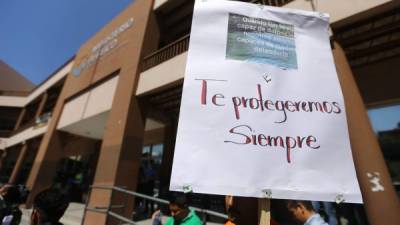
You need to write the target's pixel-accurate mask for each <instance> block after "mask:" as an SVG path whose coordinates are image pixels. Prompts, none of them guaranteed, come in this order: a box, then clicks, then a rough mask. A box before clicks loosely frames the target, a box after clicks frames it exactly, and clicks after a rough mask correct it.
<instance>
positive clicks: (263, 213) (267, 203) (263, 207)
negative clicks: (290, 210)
mask: <svg viewBox="0 0 400 225" xmlns="http://www.w3.org/2000/svg"><path fill="white" fill-rule="evenodd" d="M270 207H271V200H269V199H267V198H260V199H258V218H259V223H258V224H259V225H270V223H271V211H270Z"/></svg>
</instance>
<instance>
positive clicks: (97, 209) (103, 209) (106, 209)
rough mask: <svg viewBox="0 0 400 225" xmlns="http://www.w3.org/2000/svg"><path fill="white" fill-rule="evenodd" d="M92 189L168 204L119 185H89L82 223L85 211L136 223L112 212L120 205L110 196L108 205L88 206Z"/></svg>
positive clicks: (218, 215)
mask: <svg viewBox="0 0 400 225" xmlns="http://www.w3.org/2000/svg"><path fill="white" fill-rule="evenodd" d="M93 189H101V190H111V191H112V192H113V191H117V192H120V193H124V194H128V195H131V196H135V197H139V198H143V199H146V200H150V201H153V202H157V203H161V204H169V201H168V200H165V199H161V198H156V197H153V196H149V195H145V194H142V193H138V192H134V191H129V190H126V189H124V188H121V187H114V186H105V185H92V186H90V187H89V194H88V197H87V201H86V205H85V211H84V215H83V218H82V224H83V222H84V220H85V216H86V211H90V212H96V213H102V214H107V215H109V216H111V217H113V218H115V219H117V220H119V221H120V222H124V223H128V224H132V225H136V224H137V223H135V222H134V221H132V220H131V219H129V218H126V217H124V216H121V215H118V214H117V213H115V212H112V211H111V209H113V208H121V205H117V206H113V205H111V204H112V202H111V198H110V203H109V205H108V206H104V207H89V206H88V203H89V199H90V194H91V192H92V190H93ZM112 192H111V196H112ZM122 207H123V206H122ZM189 208H190V209H192V210H194V211H196V212H199V213H201V214H203V215H210V216H215V217H219V218H222V219H227V218H228V216H227V215H226V214H223V213H219V212H215V211H212V210H208V209H201V208H197V207H189Z"/></svg>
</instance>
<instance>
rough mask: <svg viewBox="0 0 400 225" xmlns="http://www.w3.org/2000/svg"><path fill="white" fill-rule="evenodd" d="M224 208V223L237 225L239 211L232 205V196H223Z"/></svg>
mask: <svg viewBox="0 0 400 225" xmlns="http://www.w3.org/2000/svg"><path fill="white" fill-rule="evenodd" d="M225 210H226V213H227V214H228V219H227V220H226V223H225V225H238V224H240V223H239V211H238V210H237V209H236V208H235V207H234V205H233V196H231V195H227V196H225Z"/></svg>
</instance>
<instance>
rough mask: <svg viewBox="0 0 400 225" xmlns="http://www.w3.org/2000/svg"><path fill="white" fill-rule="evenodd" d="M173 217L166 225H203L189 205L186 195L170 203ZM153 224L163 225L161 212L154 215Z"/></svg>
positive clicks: (177, 197)
mask: <svg viewBox="0 0 400 225" xmlns="http://www.w3.org/2000/svg"><path fill="white" fill-rule="evenodd" d="M169 210H170V211H171V217H169V218H168V219H167V221H166V222H165V225H202V222H201V220H200V218H199V217H198V216H197V215H196V213H195V212H194V211H193V210H190V209H189V207H188V205H187V199H186V196H185V195H177V196H175V197H173V198H172V199H171V201H170V203H169ZM153 219H154V221H153V224H157V225H159V224H162V223H161V217H160V211H157V212H155V213H154V214H153Z"/></svg>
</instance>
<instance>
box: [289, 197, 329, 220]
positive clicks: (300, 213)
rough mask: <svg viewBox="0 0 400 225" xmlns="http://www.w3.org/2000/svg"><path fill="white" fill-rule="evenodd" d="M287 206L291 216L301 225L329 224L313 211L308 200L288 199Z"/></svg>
mask: <svg viewBox="0 0 400 225" xmlns="http://www.w3.org/2000/svg"><path fill="white" fill-rule="evenodd" d="M287 208H288V210H289V211H290V213H291V214H292V216H293V218H294V219H295V220H296V221H297V222H300V223H301V224H303V225H329V224H328V223H326V222H325V221H324V219H322V217H321V216H320V215H319V214H318V213H316V212H315V211H314V209H313V207H312V204H311V202H310V201H296V200H289V201H288V202H287Z"/></svg>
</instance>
